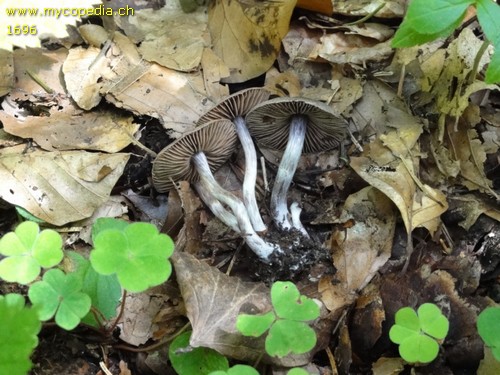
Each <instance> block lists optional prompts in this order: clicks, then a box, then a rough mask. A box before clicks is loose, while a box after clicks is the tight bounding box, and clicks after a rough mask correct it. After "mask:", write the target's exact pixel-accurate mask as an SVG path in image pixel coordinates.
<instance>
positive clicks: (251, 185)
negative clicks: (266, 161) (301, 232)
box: [233, 116, 267, 232]
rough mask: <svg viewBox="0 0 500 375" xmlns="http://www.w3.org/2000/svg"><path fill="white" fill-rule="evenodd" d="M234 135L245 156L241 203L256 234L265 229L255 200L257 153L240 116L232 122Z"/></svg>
mask: <svg viewBox="0 0 500 375" xmlns="http://www.w3.org/2000/svg"><path fill="white" fill-rule="evenodd" d="M233 122H234V125H235V127H236V134H238V138H239V139H240V143H241V147H243V153H244V154H245V177H244V179H243V203H245V206H246V208H247V211H248V216H249V217H250V221H251V222H252V225H253V228H254V229H255V230H256V231H257V232H263V231H265V230H266V229H267V227H266V225H265V224H264V222H263V221H262V217H261V216H260V212H259V207H258V206H257V199H256V198H255V184H256V181H257V153H256V152H255V146H254V144H253V141H252V137H251V136H250V132H249V131H248V128H247V126H246V124H245V120H244V119H243V117H241V116H237V117H236V118H235V119H234V120H233Z"/></svg>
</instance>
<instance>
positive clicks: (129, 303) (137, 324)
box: [118, 286, 166, 346]
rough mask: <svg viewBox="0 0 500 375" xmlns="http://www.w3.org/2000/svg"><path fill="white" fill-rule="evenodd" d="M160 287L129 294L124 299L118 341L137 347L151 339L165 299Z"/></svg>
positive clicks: (156, 328)
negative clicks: (155, 320)
mask: <svg viewBox="0 0 500 375" xmlns="http://www.w3.org/2000/svg"><path fill="white" fill-rule="evenodd" d="M164 294H165V293H164V292H162V287H161V286H159V287H156V288H153V289H151V290H148V291H146V292H143V293H129V294H127V297H126V299H125V310H124V311H123V315H122V319H121V320H120V323H119V324H118V326H119V327H120V339H122V340H123V341H125V342H126V343H129V344H130V345H134V346H139V345H141V344H144V343H146V342H147V341H148V340H149V339H151V338H152V337H153V333H154V332H155V331H156V330H158V328H159V326H158V324H157V323H155V322H154V318H155V316H156V315H157V314H158V312H159V311H160V310H161V307H162V306H163V302H164V300H165V299H166V297H164Z"/></svg>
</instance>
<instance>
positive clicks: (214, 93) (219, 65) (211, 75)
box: [201, 48, 229, 103]
mask: <svg viewBox="0 0 500 375" xmlns="http://www.w3.org/2000/svg"><path fill="white" fill-rule="evenodd" d="M201 69H202V71H203V80H204V81H205V90H206V92H207V96H208V97H209V98H210V100H211V101H213V102H214V103H219V102H220V101H221V100H222V99H223V98H225V97H226V96H228V95H229V87H228V86H227V85H221V83H220V81H221V80H222V79H223V78H226V77H229V68H228V67H227V66H226V65H225V64H224V62H223V61H222V60H221V59H220V58H219V57H218V56H217V55H216V54H215V53H214V52H213V51H212V50H211V49H209V48H205V49H204V50H203V55H202V57H201Z"/></svg>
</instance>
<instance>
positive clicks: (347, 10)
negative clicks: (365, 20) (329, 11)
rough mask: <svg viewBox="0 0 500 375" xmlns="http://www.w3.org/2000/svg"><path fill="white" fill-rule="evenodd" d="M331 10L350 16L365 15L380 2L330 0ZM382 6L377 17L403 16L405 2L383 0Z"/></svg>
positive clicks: (372, 10) (402, 0)
mask: <svg viewBox="0 0 500 375" xmlns="http://www.w3.org/2000/svg"><path fill="white" fill-rule="evenodd" d="M332 3H333V11H334V12H335V13H337V14H345V15H348V16H351V17H354V16H366V15H368V14H371V13H373V12H374V11H375V10H376V9H377V8H378V6H379V5H380V3H378V2H375V1H364V0H359V1H352V0H341V1H332ZM383 4H384V6H383V7H382V8H381V9H380V10H379V11H378V12H377V17H381V18H403V16H404V14H405V11H406V7H407V2H406V0H388V1H384V3H383Z"/></svg>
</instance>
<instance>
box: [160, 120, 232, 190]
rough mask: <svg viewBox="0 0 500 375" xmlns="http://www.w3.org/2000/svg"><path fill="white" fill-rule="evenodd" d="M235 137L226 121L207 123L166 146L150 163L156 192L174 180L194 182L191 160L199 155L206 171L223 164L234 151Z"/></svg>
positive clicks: (169, 187) (195, 174) (230, 123)
mask: <svg viewBox="0 0 500 375" xmlns="http://www.w3.org/2000/svg"><path fill="white" fill-rule="evenodd" d="M237 143H238V137H237V135H236V131H235V130H234V125H233V123H232V122H231V121H229V120H216V121H210V122H208V123H206V124H204V125H202V126H200V127H197V128H196V129H194V130H193V131H191V132H189V133H186V134H185V135H183V136H182V137H181V138H179V139H177V140H176V141H174V142H172V143H171V144H169V145H168V146H167V147H165V148H164V149H163V150H161V151H160V153H159V154H158V156H157V157H156V159H155V161H154V162H153V184H154V186H155V188H156V190H158V191H159V192H165V191H168V190H170V189H172V188H173V187H174V183H175V182H178V181H183V180H186V181H190V182H191V181H197V180H198V178H199V176H198V173H197V172H196V169H195V168H194V166H193V165H192V163H191V157H192V156H193V155H194V154H196V153H197V152H203V153H204V154H205V156H206V157H207V160H208V164H209V165H210V170H211V171H212V172H214V171H215V170H217V169H218V168H219V167H220V166H221V165H222V164H224V163H225V162H226V161H227V160H228V159H229V157H230V156H231V154H232V153H233V151H234V150H235V149H236V146H237Z"/></svg>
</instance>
